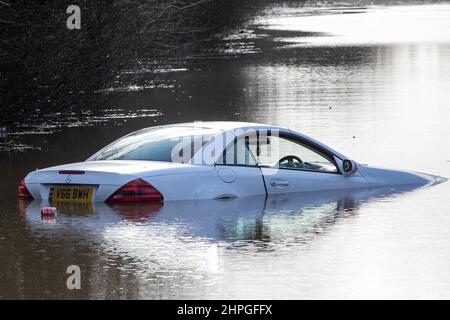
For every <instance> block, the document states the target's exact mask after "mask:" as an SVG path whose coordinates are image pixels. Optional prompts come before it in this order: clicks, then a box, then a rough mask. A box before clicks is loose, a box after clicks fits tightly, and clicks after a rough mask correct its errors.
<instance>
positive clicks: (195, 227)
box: [19, 186, 415, 241]
mask: <svg viewBox="0 0 450 320" xmlns="http://www.w3.org/2000/svg"><path fill="white" fill-rule="evenodd" d="M414 188H415V186H398V187H383V188H366V189H359V190H337V191H323V192H305V193H297V194H279V195H274V196H269V197H265V196H253V197H241V198H232V199H221V200H191V201H171V202H167V203H164V204H162V203H145V204H107V203H103V202H93V203H92V202H91V203H88V204H80V203H72V202H67V203H56V206H57V210H58V216H57V217H56V218H55V217H54V218H51V219H53V220H50V222H54V223H55V225H54V226H51V228H52V232H53V234H55V235H57V234H60V233H61V232H62V233H64V232H65V231H67V229H69V230H73V228H77V227H80V228H81V229H82V230H84V231H85V232H88V233H89V232H92V233H93V234H102V233H103V232H108V234H110V235H111V234H112V233H113V232H112V231H113V230H117V232H119V233H120V232H121V230H122V229H121V228H122V227H123V226H124V224H125V225H126V227H127V228H134V227H136V230H138V229H139V227H142V226H148V227H149V228H144V229H147V230H151V229H152V228H155V229H158V230H159V232H160V233H159V234H165V235H168V234H173V235H174V236H175V234H177V233H181V234H183V235H189V236H190V237H196V238H201V239H205V240H208V241H209V240H212V241H235V240H256V241H272V240H274V239H282V238H283V237H284V236H285V235H287V234H295V235H296V237H300V238H302V237H306V238H308V237H310V236H312V235H314V234H315V233H317V232H318V231H319V230H321V229H323V228H324V227H326V226H328V225H330V224H332V223H333V222H334V220H335V219H336V218H337V217H338V216H340V215H346V214H352V213H353V212H355V211H357V209H358V207H359V206H360V205H362V204H364V203H365V202H367V201H370V200H376V199H377V198H381V197H387V196H393V195H395V194H400V193H403V192H406V191H410V190H413V189H414ZM19 204H20V205H19V208H20V212H21V214H22V215H23V216H24V219H25V221H27V223H29V224H31V226H33V225H38V226H40V225H42V220H41V215H40V210H41V208H42V207H45V206H49V205H50V204H52V203H49V202H48V201H47V200H33V201H31V202H29V201H26V200H21V201H20V202H19ZM52 205H55V203H53V204H52ZM44 222H49V221H44ZM56 222H57V223H56ZM66 228H67V229H66ZM127 230H128V231H129V229H127ZM141 230H142V228H141ZM165 230H166V231H167V233H165ZM122 231H123V230H122ZM117 236H120V237H123V235H119V234H118V235H117Z"/></svg>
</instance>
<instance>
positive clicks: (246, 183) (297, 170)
mask: <svg viewBox="0 0 450 320" xmlns="http://www.w3.org/2000/svg"><path fill="white" fill-rule="evenodd" d="M443 181H445V179H444V178H440V177H436V176H432V175H428V174H420V173H413V172H404V171H398V170H388V169H379V168H373V167H369V166H366V165H360V164H357V163H356V162H354V161H352V160H349V159H348V158H347V157H345V156H343V155H342V154H340V153H338V152H336V151H335V150H333V149H331V148H329V147H328V146H326V145H324V144H322V143H320V142H318V141H316V140H314V139H311V138H309V137H307V136H305V135H303V134H301V133H298V132H294V131H292V130H289V129H285V128H281V127H276V126H269V125H262V124H251V123H242V122H203V123H200V124H196V123H187V124H178V125H169V126H160V127H152V128H147V129H143V130H139V131H136V132H133V133H131V134H129V135H127V136H125V137H123V138H121V139H119V140H117V141H115V142H113V143H111V144H110V145H108V146H106V147H105V148H103V149H101V150H100V151H98V152H97V153H96V154H94V155H93V156H91V157H90V158H89V159H88V160H87V161H85V162H80V163H74V164H67V165H62V166H56V167H51V168H46V169H41V170H36V171H33V172H31V173H29V174H28V175H27V176H26V177H25V179H24V180H23V181H22V183H21V184H20V187H19V196H21V197H23V198H34V199H44V200H48V199H51V200H53V201H86V202H91V201H102V202H103V201H107V202H110V203H116V202H144V201H150V200H156V201H163V200H164V201H170V200H197V199H222V198H233V197H244V196H260V195H276V194H287V193H297V192H312V191H324V190H342V189H352V188H367V187H380V186H388V185H426V184H435V183H440V182H443ZM164 210H165V209H164Z"/></svg>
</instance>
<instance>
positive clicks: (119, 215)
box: [0, 5, 450, 299]
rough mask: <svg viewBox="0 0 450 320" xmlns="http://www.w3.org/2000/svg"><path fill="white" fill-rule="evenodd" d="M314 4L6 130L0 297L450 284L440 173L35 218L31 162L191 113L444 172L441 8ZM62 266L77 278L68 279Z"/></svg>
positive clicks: (449, 39) (444, 24)
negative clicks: (347, 188) (279, 128)
mask: <svg viewBox="0 0 450 320" xmlns="http://www.w3.org/2000/svg"><path fill="white" fill-rule="evenodd" d="M307 10H308V9H305V8H302V9H295V8H274V9H271V10H267V12H266V14H265V15H263V16H261V17H259V18H258V19H256V20H255V26H254V28H250V29H249V32H243V33H240V34H237V35H233V36H232V37H230V39H228V40H229V42H228V44H227V46H226V47H225V48H224V51H226V52H228V53H230V54H233V53H245V54H241V55H239V56H238V57H234V58H215V59H213V58H211V59H199V60H195V61H193V62H192V63H191V64H189V66H188V67H187V68H186V69H187V70H177V71H176V72H161V73H159V74H158V75H157V79H156V80H155V79H154V77H155V76H154V75H149V78H151V79H152V81H147V82H145V81H144V82H143V83H142V82H140V83H130V86H128V87H125V88H112V90H119V89H120V90H121V93H122V95H121V96H120V98H118V99H117V100H116V101H115V102H114V103H112V104H111V108H108V109H107V110H103V111H100V112H98V114H96V115H95V116H94V115H90V114H86V119H79V118H77V119H76V120H77V121H76V122H73V119H70V117H67V115H61V121H60V122H53V123H52V124H51V125H49V123H46V124H45V125H43V126H42V127H39V128H38V129H36V127H30V128H28V129H27V128H23V130H22V132H17V134H13V135H9V136H8V137H7V138H4V139H3V141H2V143H3V149H9V151H8V152H7V151H3V152H1V154H0V177H1V182H2V183H1V184H0V192H1V194H2V199H1V200H0V297H1V298H133V299H134V298H450V280H449V279H450V268H449V265H450V197H449V194H450V183H448V182H447V183H444V184H441V185H438V186H435V187H430V188H421V189H416V190H400V189H395V190H391V189H382V190H364V191H361V192H352V193H349V192H346V193H336V192H326V193H320V194H316V193H311V194H304V195H296V196H293V197H283V196H281V197H276V198H268V199H265V198H264V197H262V198H258V197H257V198H251V199H234V200H228V201H203V202H181V203H167V204H165V205H164V206H163V207H155V206H154V205H144V206H125V207H124V206H122V207H109V206H107V205H104V204H96V205H93V206H87V207H81V208H80V207H78V208H64V209H62V210H61V213H60V214H59V215H58V217H57V218H56V220H54V221H42V220H41V218H40V215H39V208H40V206H42V205H43V204H42V203H40V202H36V201H35V202H32V203H18V201H17V198H16V187H17V185H18V182H19V181H20V179H21V178H22V177H23V176H24V175H25V174H26V173H27V172H28V171H30V170H33V169H35V168H42V167H46V166H49V165H54V164H60V163H68V162H75V161H80V160H84V159H85V158H87V157H88V156H89V155H91V154H92V153H94V152H95V151H96V150H97V149H99V148H100V147H102V146H104V145H105V144H107V143H108V142H110V141H112V140H114V139H116V138H118V137H120V136H122V135H124V134H125V133H128V132H130V131H133V130H135V129H138V128H142V127H147V126H152V125H156V124H166V123H173V122H184V121H193V120H244V121H255V122H264V123H272V124H278V125H283V126H287V127H290V128H293V129H296V130H299V131H301V132H303V133H306V134H308V135H310V136H312V137H314V138H317V139H318V140H320V141H322V142H324V143H326V144H328V145H330V146H332V147H333V148H335V149H337V150H339V151H340V152H342V153H343V154H346V155H348V156H349V157H351V158H352V159H355V160H357V161H358V162H361V163H368V164H371V165H377V166H384V167H392V168H399V169H405V170H414V171H421V172H426V173H431V174H435V175H439V176H444V177H450V146H449V142H448V139H449V137H450V108H449V107H450V104H449V103H450V102H449V101H450V33H449V31H450V6H448V5H432V6H417V7H412V6H409V7H370V8H367V9H358V10H353V11H352V10H348V9H345V10H344V9H336V8H333V10H327V9H323V8H322V9H321V10H319V11H320V12H319V13H320V14H318V15H314V16H310V15H305V12H306V11H307ZM350 13H351V14H350ZM144 78H145V76H144ZM105 89H108V88H105ZM64 119H65V120H64ZM67 119H69V120H70V121H68V120H67ZM24 130H25V132H23V131H24ZM27 130H29V131H28V132H27ZM5 145H6V148H5ZM72 264H75V265H79V266H80V268H81V281H82V288H81V290H68V289H67V287H66V279H67V276H68V275H67V274H66V268H67V267H68V266H69V265H72Z"/></svg>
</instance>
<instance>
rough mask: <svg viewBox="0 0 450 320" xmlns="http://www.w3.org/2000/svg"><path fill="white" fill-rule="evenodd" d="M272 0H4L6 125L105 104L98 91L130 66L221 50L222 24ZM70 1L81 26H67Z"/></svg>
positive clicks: (1, 55) (1, 68)
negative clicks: (218, 43) (217, 45)
mask: <svg viewBox="0 0 450 320" xmlns="http://www.w3.org/2000/svg"><path fill="white" fill-rule="evenodd" d="M267 2H270V1H267V0H253V1H252V0H136V1H130V0H114V1H112V0H110V1H106V0H100V1H88V0H77V1H67V0H37V1H28V0H16V1H12V0H1V1H0V112H1V117H0V126H5V125H11V124H13V123H17V121H21V122H22V121H26V119H30V117H34V118H36V117H39V116H40V115H42V114H46V113H48V112H68V111H74V110H75V111H76V110H82V109H83V108H90V107H92V106H93V105H95V106H98V104H101V101H99V97H98V95H97V96H96V97H95V100H93V97H92V95H93V93H95V92H97V91H98V90H101V89H103V88H105V87H108V86H109V85H110V84H111V83H113V82H114V81H118V80H117V76H118V75H119V74H120V72H121V71H123V70H124V69H126V68H139V67H140V66H142V67H144V66H145V67H146V68H148V65H147V63H148V62H150V61H151V62H153V64H151V65H152V66H153V67H154V68H157V66H158V61H163V60H164V59H167V58H180V59H184V58H185V57H186V56H190V55H194V54H196V53H198V52H199V51H203V52H208V50H214V43H215V40H217V39H218V35H219V34H220V33H221V32H223V31H225V30H227V29H230V28H233V27H234V26H236V25H238V24H239V23H240V22H242V21H244V20H245V19H246V18H247V17H248V15H250V14H254V13H256V12H257V11H258V9H261V8H263V7H264V5H265V4H266V3H267ZM271 2H273V1H271ZM71 4H76V5H78V6H79V7H80V9H81V29H80V30H69V29H68V28H67V27H66V20H67V19H68V17H69V14H67V13H66V9H67V8H68V6H69V5H71ZM155 61H156V63H154V62H155ZM150 68H151V67H150ZM104 96H106V95H104ZM94 101H95V103H94Z"/></svg>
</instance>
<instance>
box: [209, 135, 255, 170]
mask: <svg viewBox="0 0 450 320" xmlns="http://www.w3.org/2000/svg"><path fill="white" fill-rule="evenodd" d="M217 164H224V165H239V166H256V165H257V162H256V159H255V157H254V155H253V154H252V152H250V150H249V148H248V141H247V140H246V139H245V138H239V139H235V140H234V141H233V143H231V144H230V145H229V146H228V147H227V149H226V150H225V151H224V153H223V155H222V157H221V158H220V159H219V161H218V162H217Z"/></svg>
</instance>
